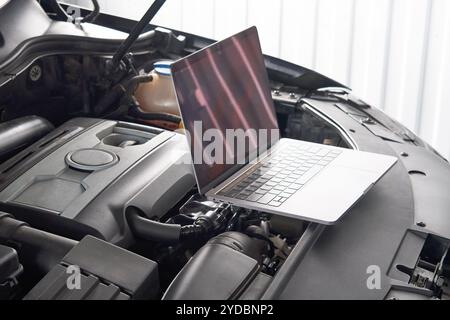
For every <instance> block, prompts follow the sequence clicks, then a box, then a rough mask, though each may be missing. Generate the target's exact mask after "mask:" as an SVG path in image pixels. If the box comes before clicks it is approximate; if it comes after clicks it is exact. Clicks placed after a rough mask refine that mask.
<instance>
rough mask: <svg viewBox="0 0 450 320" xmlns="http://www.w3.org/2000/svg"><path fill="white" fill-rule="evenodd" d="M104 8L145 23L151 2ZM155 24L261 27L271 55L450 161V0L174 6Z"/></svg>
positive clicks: (190, 2)
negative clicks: (347, 92)
mask: <svg viewBox="0 0 450 320" xmlns="http://www.w3.org/2000/svg"><path fill="white" fill-rule="evenodd" d="M76 1H78V2H79V3H89V1H88V0H73V1H72V2H76ZM100 3H101V4H102V6H103V9H104V10H106V11H108V12H111V13H115V14H120V15H123V16H127V17H131V18H135V19H138V18H140V17H141V16H142V15H143V14H144V12H145V10H146V8H147V7H148V6H149V4H150V3H151V1H150V0H131V1H119V0H100ZM154 23H155V24H159V25H162V26H167V27H172V28H175V29H180V30H183V31H187V32H191V33H195V34H200V35H204V36H208V37H211V38H215V39H221V38H224V37H226V36H227V35H231V34H233V33H235V32H238V31H240V30H242V29H244V28H245V27H246V26H250V25H256V26H257V27H258V29H259V33H260V37H261V42H262V46H263V50H264V52H265V53H267V54H270V55H273V56H277V57H281V58H283V59H286V60H289V61H292V62H294V63H296V64H300V65H302V66H305V67H308V68H312V69H314V70H316V71H318V72H320V73H323V74H325V75H327V76H329V77H331V78H333V79H336V80H338V81H340V82H342V83H344V84H346V85H348V86H349V87H351V88H353V90H354V91H355V93H356V94H357V95H359V96H360V97H362V98H363V99H364V100H366V101H367V102H369V103H371V104H373V105H374V106H377V107H379V108H381V109H383V110H385V112H386V113H388V114H389V115H391V116H393V117H394V118H396V119H398V120H400V122H402V123H403V124H405V125H406V126H408V127H409V128H410V129H411V130H413V131H414V132H416V133H418V134H419V135H420V136H422V137H423V138H424V139H425V140H427V141H428V142H430V143H431V144H432V145H433V146H434V147H435V148H437V149H438V150H439V151H440V152H441V153H442V154H443V155H444V156H446V157H447V158H450V125H448V124H447V122H448V121H450V0H167V2H166V4H165V6H164V7H163V9H162V10H161V12H160V13H159V14H158V16H157V17H156V18H155V20H154Z"/></svg>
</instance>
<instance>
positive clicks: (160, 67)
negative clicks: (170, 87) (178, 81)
mask: <svg viewBox="0 0 450 320" xmlns="http://www.w3.org/2000/svg"><path fill="white" fill-rule="evenodd" d="M171 65H172V61H169V60H167V61H158V62H155V63H154V64H153V67H154V68H155V71H156V73H158V74H161V75H164V76H170V75H172V72H171V70H170V66H171Z"/></svg>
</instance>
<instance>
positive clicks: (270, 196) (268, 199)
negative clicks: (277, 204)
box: [258, 193, 277, 204]
mask: <svg viewBox="0 0 450 320" xmlns="http://www.w3.org/2000/svg"><path fill="white" fill-rule="evenodd" d="M276 196H277V195H275V194H272V193H268V194H266V195H264V196H263V197H262V198H261V199H259V200H258V203H261V204H268V203H269V202H271V201H272V200H273V199H274V198H275V197H276Z"/></svg>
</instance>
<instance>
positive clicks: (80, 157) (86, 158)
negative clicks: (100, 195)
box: [66, 149, 119, 171]
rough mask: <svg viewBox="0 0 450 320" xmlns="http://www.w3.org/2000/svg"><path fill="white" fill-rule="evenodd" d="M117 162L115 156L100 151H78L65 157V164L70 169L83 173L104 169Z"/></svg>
mask: <svg viewBox="0 0 450 320" xmlns="http://www.w3.org/2000/svg"><path fill="white" fill-rule="evenodd" d="M118 161H119V158H118V157H117V155H116V154H114V153H112V152H109V151H106V150H101V149H80V150H77V151H73V152H71V153H69V154H68V155H67V156H66V163H67V164H68V165H69V166H70V167H71V168H73V169H78V170H83V171H96V170H101V169H106V168H109V167H111V166H113V165H115V164H116V163H117V162H118Z"/></svg>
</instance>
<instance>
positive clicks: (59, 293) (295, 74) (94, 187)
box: [0, 1, 449, 299]
mask: <svg viewBox="0 0 450 320" xmlns="http://www.w3.org/2000/svg"><path fill="white" fill-rule="evenodd" d="M21 2H24V1H21ZM11 3H12V2H11ZM16 3H18V2H16ZM27 3H28V4H27V5H28V6H29V7H33V8H32V9H30V11H29V12H28V13H30V12H31V13H32V12H34V13H36V12H37V13H39V14H40V16H41V17H44V18H42V19H43V20H45V22H46V23H49V21H47V20H48V19H47V16H46V14H45V12H43V11H42V10H41V11H39V10H40V8H39V10H37V9H36V8H38V6H37V4H36V3H35V2H27ZM33 10H37V11H33ZM46 19H47V20H46ZM108 19H110V20H108ZM115 19H116V18H111V17H106V18H105V17H104V21H105V25H106V26H107V25H108V23H109V24H114V25H115V26H117V25H120V26H128V27H127V28H125V27H124V30H122V31H125V32H128V31H130V29H131V27H132V26H133V25H134V23H133V22H130V21H124V20H123V19H122V20H119V21H117V20H115ZM61 26H64V28H61V29H59V28H60V27H61ZM67 28H69V29H70V28H72V29H73V30H75V31H76V32H72V33H71V36H73V35H74V34H75V35H76V37H64V35H61V34H63V32H62V30H63V29H64V30H67ZM74 28H76V27H75V26H74V25H72V24H69V25H67V24H65V23H62V24H61V23H59V22H58V23H55V24H53V25H52V28H51V31H52V32H53V33H54V34H58V35H59V37H54V38H45V37H47V36H48V35H45V37H44V38H45V40H46V41H47V42H46V43H47V45H48V48H46V49H45V50H43V49H41V50H37V49H39V48H36V47H33V50H30V52H29V54H30V55H29V56H26V51H23V52H21V53H20V54H19V55H18V57H16V58H17V59H16V60H17V61H14V63H12V64H11V66H9V65H8V66H7V67H8V68H7V69H5V70H7V71H8V73H7V74H4V73H3V71H4V70H1V74H0V76H2V77H3V76H5V77H6V78H7V81H6V80H5V82H1V83H2V86H0V123H1V125H4V127H5V130H6V131H5V132H10V131H8V130H9V129H10V128H17V125H19V126H20V125H21V124H22V125H24V124H26V123H29V121H30V119H28V120H27V119H25V118H23V117H30V116H31V117H33V121H37V122H38V123H36V124H37V125H34V126H33V127H32V128H31V129H30V131H29V132H30V133H31V134H30V135H27V136H24V137H23V138H21V139H17V143H16V145H15V147H8V148H7V149H8V150H7V151H10V153H8V154H7V156H5V158H1V159H0V297H1V298H4V299H22V298H24V299H211V298H216V299H259V298H263V297H264V298H267V297H269V298H271V297H280V296H281V298H287V299H292V298H307V299H308V298H321V299H326V298H333V299H335V298H336V297H343V296H346V297H353V298H355V297H356V298H360V297H365V298H367V297H369V298H377V299H379V298H385V297H387V298H395V297H399V296H401V294H400V293H399V292H402V293H404V292H410V291H411V290H412V291H413V292H415V293H418V295H420V296H421V297H423V296H426V297H433V298H434V297H438V298H446V297H448V295H449V294H448V289H446V288H445V287H446V286H448V278H449V276H448V265H449V258H448V254H447V252H448V247H449V243H448V240H446V239H445V238H444V237H439V236H435V235H429V236H427V235H426V232H427V231H428V232H429V233H430V234H431V233H433V231H432V230H426V229H425V228H426V227H427V225H426V223H424V222H423V221H417V222H416V221H415V220H414V213H415V211H414V200H415V199H414V197H413V190H412V189H411V187H410V177H409V176H408V174H409V173H408V172H413V173H414V172H418V171H420V170H419V169H421V167H422V166H423V164H422V163H421V162H419V163H416V162H415V161H416V157H415V155H416V154H418V153H419V151H418V150H419V149H420V152H421V153H424V154H426V157H427V161H428V162H427V164H429V165H428V167H433V166H434V165H435V164H436V163H438V164H439V165H440V166H441V167H442V168H443V169H442V170H439V173H441V176H442V177H445V176H446V175H445V174H447V171H448V163H447V162H445V161H444V160H443V159H442V157H440V156H439V155H438V154H437V153H436V152H435V151H434V150H432V149H431V148H430V147H429V146H427V145H426V144H425V143H424V142H423V141H421V140H420V138H418V137H416V136H415V135H414V134H412V133H411V132H409V131H408V130H407V129H406V128H404V127H403V126H401V125H400V124H398V123H396V122H395V121H393V120H392V119H390V118H388V117H387V116H385V115H383V114H382V113H381V112H378V111H376V110H375V109H374V108H371V107H370V106H369V105H367V104H365V103H364V102H363V101H361V100H359V99H356V98H354V97H352V96H351V94H350V93H349V92H348V91H347V90H346V89H345V88H343V86H341V85H339V84H337V83H336V82H334V81H332V80H330V79H327V78H325V77H323V76H320V75H317V74H315V73H313V72H312V71H309V70H307V69H304V68H301V67H299V66H294V65H292V64H289V63H287V62H284V61H281V60H277V59H274V58H267V57H266V58H267V61H266V66H267V69H268V72H269V76H270V80H271V89H272V97H273V100H274V102H275V106H276V111H277V116H278V122H279V126H280V129H281V134H282V136H283V137H289V138H293V139H301V140H306V141H311V142H316V143H322V144H329V145H334V146H340V147H345V148H360V149H361V150H368V151H377V152H380V153H386V154H391V155H398V157H399V159H401V158H405V156H404V155H402V154H404V152H405V151H404V150H405V149H406V148H408V159H407V160H408V161H411V163H407V168H408V170H405V168H404V167H403V164H399V165H398V166H396V167H395V169H394V170H393V172H392V173H391V174H390V175H389V176H388V177H386V178H385V180H383V181H382V182H381V183H380V184H379V185H378V186H377V187H376V188H375V189H374V190H373V191H372V192H371V194H370V195H368V197H367V198H366V199H365V201H363V202H362V203H360V205H358V206H356V207H355V208H354V211H355V212H354V214H352V215H351V216H349V217H347V218H346V220H345V222H343V223H342V224H340V225H338V226H335V227H333V228H328V229H327V230H323V228H321V227H320V226H317V225H314V224H311V223H307V222H303V221H295V220H291V219H286V218H281V217H277V216H272V215H270V214H267V213H265V212H255V211H248V210H243V209H241V208H236V207H230V206H227V205H223V204H221V203H214V202H211V201H208V200H206V199H204V198H202V197H201V196H199V195H198V194H197V191H196V188H195V180H194V178H193V176H192V168H191V163H190V155H189V152H188V150H187V146H186V145H185V140H184V137H183V136H182V135H181V133H178V132H174V130H173V129H175V128H179V127H180V126H179V125H180V118H179V117H178V116H177V115H173V114H163V113H142V112H141V111H142V110H140V108H139V107H140V105H139V101H136V99H135V95H134V93H135V92H136V90H137V88H138V87H139V86H140V84H142V83H148V81H151V80H150V78H149V73H150V72H151V71H152V69H153V66H154V63H155V62H160V61H167V60H172V61H173V60H176V59H179V58H181V57H183V56H185V55H187V54H189V53H192V52H194V51H196V50H199V49H201V48H202V47H204V46H206V45H208V44H210V43H212V41H211V40H208V39H203V38H200V37H196V36H192V35H187V34H183V33H181V32H174V31H170V30H167V29H162V28H154V27H153V26H149V28H151V30H150V31H148V32H147V33H145V34H144V35H143V36H142V37H141V39H140V40H139V41H138V43H137V45H136V46H135V47H133V50H131V52H130V54H128V55H127V56H126V57H125V58H124V59H123V61H121V65H120V68H118V70H115V71H114V72H111V70H109V68H108V65H109V64H108V63H109V61H110V60H111V55H112V54H113V53H114V49H115V48H116V47H117V45H118V44H120V41H119V40H117V39H113V40H111V39H110V40H111V41H109V40H108V41H107V40H104V39H96V38H95V37H86V38H84V33H83V32H81V31H80V30H79V29H74ZM72 29H71V30H72ZM73 30H72V31H73ZM5 35H6V34H5ZM86 39H88V40H89V41H87V40H86ZM6 40H8V39H6ZM35 40H36V39H35ZM37 40H39V39H37ZM37 40H36V43H38V42H39V41H37ZM72 42H73V43H74V45H73V46H76V45H77V44H80V43H81V44H83V46H82V48H81V49H79V51H77V50H75V49H74V47H73V46H72V45H71V43H72ZM24 47H26V46H24ZM52 48H53V49H52ZM54 48H58V50H61V51H63V52H59V53H58V54H55V52H54V51H58V50H55V49H54ZM60 48H64V49H60ZM80 51H81V52H82V53H80ZM24 52H25V53H24ZM22 54H23V55H24V56H20V55H22ZM1 63H3V62H1ZM0 65H1V64H0ZM17 66H21V67H20V68H19V67H17ZM23 66H24V67H23ZM0 80H1V78H0ZM331 86H339V88H337V89H334V90H331V89H330V90H324V91H320V90H318V89H319V88H323V87H331ZM168 124H170V125H168ZM54 127H56V129H54ZM2 130H3V128H0V137H1V133H2V132H1V131H2ZM13 140H15V139H13ZM19 141H21V142H20V143H19ZM1 151H2V152H3V150H1ZM2 155H3V153H2ZM402 163H403V162H402ZM405 163H406V161H405ZM426 169H427V168H426ZM421 170H424V169H421ZM445 170H447V171H445ZM414 179H421V177H417V175H415V176H414V177H412V178H411V180H413V182H414V181H415V180H414ZM435 181H436V180H432V181H431V182H430V180H428V181H423V180H420V183H421V184H422V185H426V186H428V184H429V183H431V184H433V183H435ZM438 182H439V183H441V182H442V183H444V182H445V181H443V180H442V181H441V180H439V181H438ZM427 183H428V184H427ZM440 186H441V184H437V186H435V188H436V189H441V190H442V188H439V187H440ZM414 191H415V190H414ZM441 193H442V191H441ZM324 196H326V195H324ZM416 198H420V197H417V195H416ZM444 200H445V199H444ZM416 207H420V206H416ZM428 207H429V206H425V208H428ZM441 207H442V208H443V210H440V211H439V210H436V212H437V215H440V217H444V215H445V212H448V211H445V210H444V209H445V208H448V206H446V205H445V203H443V204H442V206H441ZM423 211H424V210H422V216H424V217H425V219H423V220H424V221H425V220H426V218H428V215H425V214H424V213H423ZM422 216H421V217H422ZM442 221H444V226H445V219H436V221H432V222H433V224H435V225H436V224H439V225H441V226H442V225H443V224H442V223H443V222H442ZM428 224H429V225H432V224H431V223H428ZM441 229H442V230H444V231H445V227H442V228H441ZM322 232H323V235H322V236H321V237H320V238H319V236H320V235H321V234H322ZM435 233H437V232H435ZM418 235H420V236H418ZM316 241H317V247H318V249H317V250H316V251H313V252H311V254H310V256H308V258H309V259H307V260H306V261H304V262H303V263H302V264H301V265H300V263H299V261H301V259H302V258H303V257H304V256H305V255H306V253H307V252H308V251H309V249H311V247H312V245H313V244H314V243H315V242H316ZM363 252H364V253H363ZM404 252H406V253H404ZM342 257H348V259H347V258H346V259H343V258H342ZM373 261H376V263H377V264H378V265H379V266H380V268H381V269H382V270H383V274H382V277H383V278H382V279H383V284H384V286H383V288H382V290H379V291H367V288H366V287H365V277H366V274H365V273H364V271H365V270H366V267H367V265H368V264H370V263H373ZM280 270H282V273H283V274H281V272H280ZM355 270H356V271H355ZM288 273H290V276H291V275H294V277H292V279H293V280H292V281H290V282H288V283H287V280H286V279H287V278H286V277H282V276H283V275H285V274H288ZM332 274H333V275H332ZM335 274H337V276H336V277H334V275H335ZM72 275H78V276H79V277H78V280H79V282H77V281H75V282H73V283H71V285H68V284H69V283H68V282H66V281H67V280H68V278H70V276H72ZM71 279H77V278H76V277H75V278H71ZM280 279H281V280H280ZM289 279H290V278H289ZM342 279H344V280H347V281H346V287H345V288H343V287H342V281H343V280H342ZM391 279H395V280H397V281H399V283H397V284H396V285H395V286H392V285H385V283H386V282H387V281H388V280H391ZM350 280H351V281H350ZM319 282H320V283H321V284H322V285H318V283H319ZM210 283H214V286H211V285H209V284H210ZM4 284H6V285H4ZM78 284H80V285H81V288H83V290H72V289H73V288H77V285H78ZM281 287H283V289H284V288H286V290H285V291H284V292H283V295H281V294H280V292H279V291H280V288H281ZM363 290H364V291H363Z"/></svg>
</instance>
